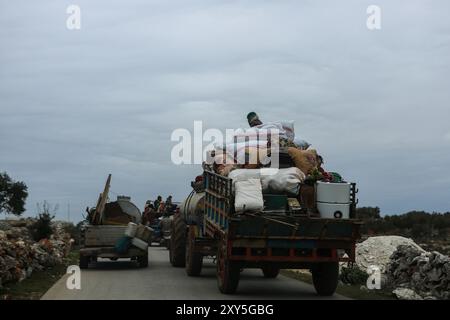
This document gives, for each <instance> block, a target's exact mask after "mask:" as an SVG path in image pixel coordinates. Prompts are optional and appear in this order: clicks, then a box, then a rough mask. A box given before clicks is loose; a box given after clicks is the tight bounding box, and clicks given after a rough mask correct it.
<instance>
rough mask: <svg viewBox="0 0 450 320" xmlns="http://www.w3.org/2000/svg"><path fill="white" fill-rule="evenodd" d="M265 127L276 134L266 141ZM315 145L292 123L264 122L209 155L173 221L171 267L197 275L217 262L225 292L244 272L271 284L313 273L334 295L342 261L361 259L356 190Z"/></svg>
mask: <svg viewBox="0 0 450 320" xmlns="http://www.w3.org/2000/svg"><path fill="white" fill-rule="evenodd" d="M249 122H250V121H249ZM267 127H270V128H276V129H277V131H278V132H277V134H276V135H274V136H272V137H270V135H269V137H268V138H266V140H264V139H260V137H261V135H260V133H263V131H264V130H265V129H266V128H267ZM274 137H275V139H274ZM242 138H243V139H242ZM242 140H244V143H242ZM296 141H297V143H298V144H296ZM299 141H300V142H299ZM309 147H310V145H309V144H308V143H307V142H306V141H304V140H300V139H296V138H295V134H294V124H293V121H281V122H271V123H266V124H262V123H261V122H260V121H259V122H258V124H257V125H256V126H254V127H252V128H251V130H250V132H249V133H247V134H245V133H241V132H238V133H237V134H236V135H235V138H234V141H232V142H228V143H227V144H224V145H223V146H222V145H219V146H216V147H215V148H214V150H211V151H210V152H209V153H208V156H207V161H206V162H205V163H204V164H203V174H202V175H200V176H198V177H197V178H196V179H195V181H193V182H192V183H191V186H192V191H191V193H190V195H189V196H188V197H187V198H186V200H185V201H184V202H183V203H182V204H181V206H180V213H179V214H178V215H175V216H174V221H173V224H172V226H173V228H172V236H171V244H170V260H171V263H172V265H173V266H175V267H182V266H184V267H185V268H186V272H187V274H188V275H189V276H198V275H199V274H200V273H201V269H202V263H203V257H205V256H215V258H216V261H217V270H216V276H217V281H218V288H219V290H220V291H221V292H222V293H225V294H230V293H234V292H235V291H236V290H237V287H238V284H239V278H240V276H239V275H240V271H241V270H242V269H245V268H259V269H261V270H262V273H263V275H264V277H268V278H273V277H276V276H277V275H278V273H279V271H280V269H287V268H289V269H310V270H311V272H312V276H313V283H314V287H315V289H316V291H317V293H318V294H319V295H332V294H333V293H334V292H335V290H336V287H337V282H338V275H339V262H354V261H355V243H356V240H357V239H358V238H359V237H360V235H359V227H360V225H361V222H360V221H358V220H356V219H355V206H356V202H357V201H356V193H357V190H356V185H355V183H349V182H346V181H344V179H343V178H342V177H341V175H340V174H338V173H330V172H326V171H325V170H324V169H323V167H322V166H323V159H322V157H321V156H320V155H319V154H318V153H317V151H316V150H314V149H309ZM275 157H276V159H275ZM251 159H252V160H251ZM255 159H256V161H255ZM274 159H275V160H276V161H274Z"/></svg>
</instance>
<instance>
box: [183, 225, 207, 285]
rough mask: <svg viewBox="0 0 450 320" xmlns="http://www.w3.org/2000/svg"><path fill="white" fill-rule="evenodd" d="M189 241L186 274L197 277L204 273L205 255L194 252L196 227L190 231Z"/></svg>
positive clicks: (191, 227)
mask: <svg viewBox="0 0 450 320" xmlns="http://www.w3.org/2000/svg"><path fill="white" fill-rule="evenodd" d="M188 230H189V231H188V233H189V235H188V240H187V241H186V273H187V275H188V276H190V277H196V276H198V275H200V273H201V272H202V266H203V254H202V253H201V252H195V251H194V243H195V226H190V227H189V229H188Z"/></svg>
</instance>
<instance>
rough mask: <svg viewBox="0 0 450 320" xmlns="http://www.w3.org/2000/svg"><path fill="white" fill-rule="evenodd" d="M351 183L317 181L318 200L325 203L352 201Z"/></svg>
mask: <svg viewBox="0 0 450 320" xmlns="http://www.w3.org/2000/svg"><path fill="white" fill-rule="evenodd" d="M350 190H351V184H350V183H331V182H321V181H317V184H316V200H317V202H325V203H350Z"/></svg>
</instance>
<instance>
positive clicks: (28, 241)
mask: <svg viewBox="0 0 450 320" xmlns="http://www.w3.org/2000/svg"><path fill="white" fill-rule="evenodd" d="M34 221H35V220H34V219H30V218H28V219H21V220H16V221H13V220H11V221H1V222H0V287H1V286H2V284H5V283H7V282H16V281H22V280H24V279H25V278H27V277H29V276H31V274H32V273H33V271H34V270H43V269H45V268H47V267H51V266H54V265H56V264H59V263H62V260H63V258H64V256H65V255H67V253H68V251H69V250H70V236H69V235H68V234H67V233H65V232H64V229H63V225H62V224H61V223H54V224H53V226H52V228H53V229H54V233H53V235H52V236H51V237H50V239H43V240H41V241H39V242H35V241H33V239H32V235H31V233H30V228H31V226H32V225H33V223H34Z"/></svg>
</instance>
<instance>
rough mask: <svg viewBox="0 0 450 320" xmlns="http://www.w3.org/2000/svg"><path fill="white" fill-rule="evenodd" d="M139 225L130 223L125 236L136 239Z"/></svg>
mask: <svg viewBox="0 0 450 320" xmlns="http://www.w3.org/2000/svg"><path fill="white" fill-rule="evenodd" d="M137 228H138V226H137V224H136V223H133V222H128V226H127V228H126V229H125V235H126V236H127V237H130V238H134V237H135V236H136V231H137Z"/></svg>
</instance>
